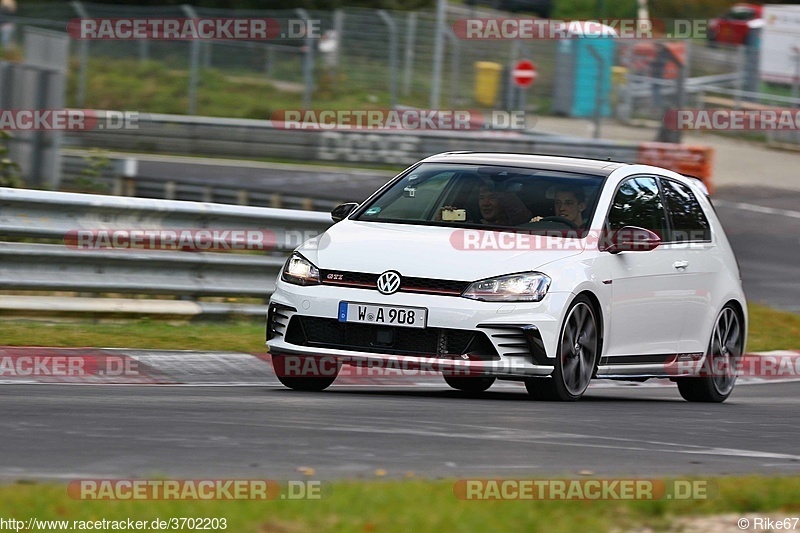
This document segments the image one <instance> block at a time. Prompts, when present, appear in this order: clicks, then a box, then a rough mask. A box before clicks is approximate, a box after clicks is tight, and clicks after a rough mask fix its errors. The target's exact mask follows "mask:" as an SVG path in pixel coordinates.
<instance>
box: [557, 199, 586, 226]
mask: <svg viewBox="0 0 800 533" xmlns="http://www.w3.org/2000/svg"><path fill="white" fill-rule="evenodd" d="M584 209H586V202H581V203H578V199H577V198H576V197H575V194H574V193H571V192H569V191H560V192H557V193H556V199H555V211H556V216H559V217H564V218H566V219H567V220H570V221H571V222H572V223H574V224H575V225H576V226H580V225H581V224H582V223H583V217H582V216H581V213H582V212H583V210H584Z"/></svg>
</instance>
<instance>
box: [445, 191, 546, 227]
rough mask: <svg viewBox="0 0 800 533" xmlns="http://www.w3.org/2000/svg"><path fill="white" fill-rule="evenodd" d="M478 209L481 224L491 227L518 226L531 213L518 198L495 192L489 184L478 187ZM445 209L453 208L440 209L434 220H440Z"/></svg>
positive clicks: (511, 193) (507, 192) (527, 218)
mask: <svg viewBox="0 0 800 533" xmlns="http://www.w3.org/2000/svg"><path fill="white" fill-rule="evenodd" d="M478 208H479V210H480V214H481V224H487V225H491V226H518V225H520V224H524V223H525V222H527V221H528V220H530V217H531V212H530V211H529V210H528V208H527V207H525V204H524V203H523V202H522V200H521V199H520V198H519V196H517V195H516V194H514V193H513V192H509V191H502V190H496V189H495V187H493V186H492V185H491V184H483V185H481V186H480V188H479V190H478ZM445 209H455V208H454V207H451V206H445V207H442V208H441V210H440V211H439V212H438V213H437V215H436V220H441V219H442V211H444V210H445Z"/></svg>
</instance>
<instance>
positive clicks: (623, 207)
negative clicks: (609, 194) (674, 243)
mask: <svg viewBox="0 0 800 533" xmlns="http://www.w3.org/2000/svg"><path fill="white" fill-rule="evenodd" d="M624 226H637V227H640V228H644V229H649V230H650V231H652V232H654V233H657V234H658V236H659V237H661V238H662V239H663V238H664V235H665V231H666V229H667V216H666V213H665V212H664V206H663V204H662V203H661V195H660V194H659V192H658V182H656V179H655V178H653V177H650V176H639V177H635V178H630V179H628V180H626V181H624V182H623V183H622V185H620V186H619V189H618V190H617V194H616V195H615V196H614V202H613V203H612V204H611V209H610V210H609V212H608V228H609V229H610V230H612V231H614V230H618V229H620V228H622V227H624Z"/></svg>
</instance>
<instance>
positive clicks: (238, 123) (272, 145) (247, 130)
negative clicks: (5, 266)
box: [65, 112, 638, 165]
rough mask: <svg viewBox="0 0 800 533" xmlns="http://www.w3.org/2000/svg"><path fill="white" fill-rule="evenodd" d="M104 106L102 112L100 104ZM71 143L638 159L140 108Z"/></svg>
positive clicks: (594, 149) (223, 150)
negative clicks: (124, 124) (126, 122)
mask: <svg viewBox="0 0 800 533" xmlns="http://www.w3.org/2000/svg"><path fill="white" fill-rule="evenodd" d="M98 113H102V112H98ZM66 137H67V139H66V142H65V145H66V144H67V143H69V145H71V146H75V147H85V148H92V147H95V148H103V149H108V150H122V151H141V152H146V153H163V154H188V155H201V156H205V157H223V158H251V159H291V160H296V161H339V162H346V163H358V162H369V163H374V162H376V161H379V162H381V163H389V164H397V165H410V164H412V163H415V162H417V161H419V160H420V159H423V158H425V157H428V156H430V155H433V154H437V153H441V152H449V151H453V150H473V151H486V152H516V153H527V154H543V155H565V156H581V157H593V158H601V159H605V158H609V157H610V158H611V159H613V160H616V161H627V162H631V163H634V162H636V157H637V150H638V145H637V144H636V143H627V142H618V141H607V140H587V139H573V138H568V137H556V136H545V135H530V134H525V133H521V132H516V131H470V132H458V131H407V130H406V131H377V130H372V131H363V130H336V131H331V130H309V129H285V128H282V127H277V125H276V124H273V122H272V121H269V120H251V119H230V118H215V117H198V116H183V115H161V114H142V115H140V116H139V121H138V129H120V130H97V131H82V132H76V133H67V134H66Z"/></svg>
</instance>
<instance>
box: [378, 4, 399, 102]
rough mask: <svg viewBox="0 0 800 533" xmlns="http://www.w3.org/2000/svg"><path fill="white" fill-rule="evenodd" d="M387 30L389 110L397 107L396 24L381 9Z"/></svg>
mask: <svg viewBox="0 0 800 533" xmlns="http://www.w3.org/2000/svg"><path fill="white" fill-rule="evenodd" d="M378 16H379V17H381V19H383V23H384V24H386V29H388V30H389V108H391V109H394V108H395V106H396V105H397V23H396V22H395V21H394V19H393V18H392V17H391V16H389V14H388V13H387V12H386V11H384V10H383V9H381V10H379V11H378Z"/></svg>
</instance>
